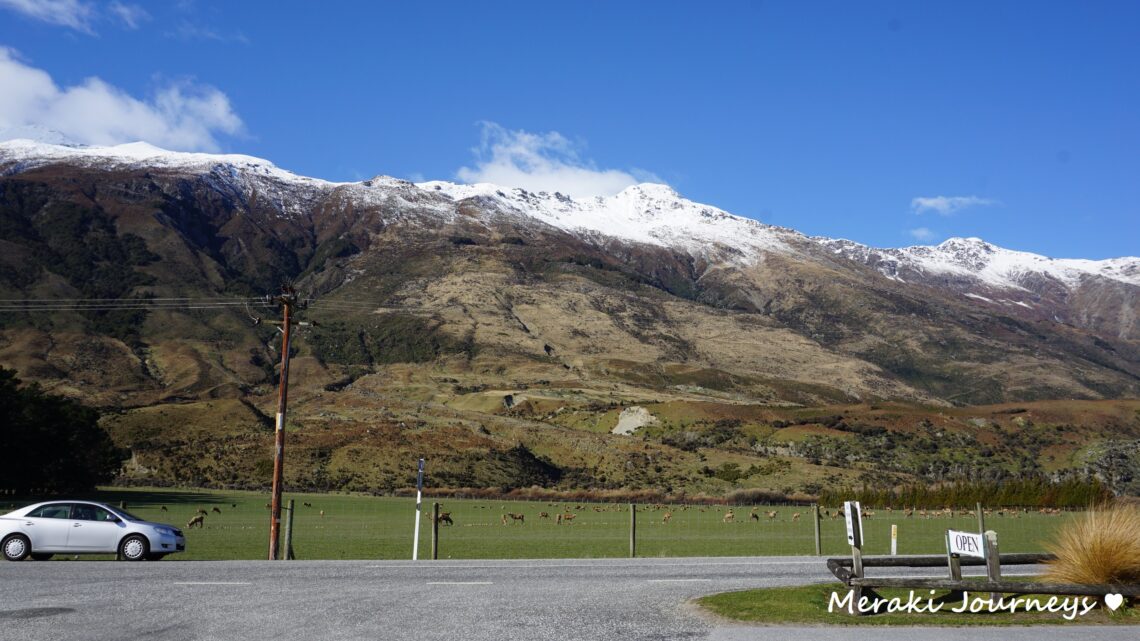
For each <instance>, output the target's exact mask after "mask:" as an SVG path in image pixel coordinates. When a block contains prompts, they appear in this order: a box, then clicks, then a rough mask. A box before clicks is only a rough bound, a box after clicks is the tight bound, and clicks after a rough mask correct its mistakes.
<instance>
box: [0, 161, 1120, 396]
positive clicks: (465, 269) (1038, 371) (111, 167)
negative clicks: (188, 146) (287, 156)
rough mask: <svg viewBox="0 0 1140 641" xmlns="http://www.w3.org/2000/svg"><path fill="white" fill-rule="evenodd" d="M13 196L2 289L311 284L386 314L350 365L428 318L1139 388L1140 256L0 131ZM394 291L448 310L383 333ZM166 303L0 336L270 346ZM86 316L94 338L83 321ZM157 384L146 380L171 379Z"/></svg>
mask: <svg viewBox="0 0 1140 641" xmlns="http://www.w3.org/2000/svg"><path fill="white" fill-rule="evenodd" d="M0 211H2V212H3V214H4V216H5V221H4V222H5V229H6V230H7V231H6V233H5V236H4V237H3V238H0V294H4V297H5V298H16V299H19V298H39V297H44V296H46V297H48V298H51V297H63V298H68V299H79V298H85V297H88V298H89V297H92V296H93V295H95V296H97V297H99V298H107V299H113V300H116V299H119V298H128V299H130V298H135V297H140V296H142V297H147V296H156V297H163V296H170V297H178V296H199V297H216V296H223V297H224V296H230V295H233V292H243V293H244V294H246V295H257V296H260V295H263V294H265V293H267V292H270V291H274V290H275V289H276V288H278V287H279V286H280V285H281V283H282V282H293V283H298V284H299V285H301V286H303V287H304V288H305V290H306V291H308V292H312V293H313V294H314V295H315V296H316V297H317V298H318V299H319V300H323V301H329V302H328V303H327V304H328V305H330V308H329V309H330V311H336V312H343V313H344V314H338V317H337V318H333V319H331V320H332V321H335V322H337V323H341V322H342V321H344V320H345V319H343V318H340V317H339V316H343V315H345V314H347V315H348V316H351V315H352V314H353V313H356V312H359V313H361V314H365V315H367V316H366V318H367V319H368V322H367V323H364V324H360V325H353V326H347V325H346V326H344V327H342V328H330V329H329V330H327V332H326V333H325V334H324V336H326V337H329V336H334V335H335V336H336V339H335V340H333V339H332V338H327V339H326V340H327V341H331V342H326V343H325V344H324V346H323V347H322V348H321V349H323V350H325V351H324V352H322V353H323V356H322V358H329V359H334V360H336V359H340V361H343V360H344V359H350V361H351V359H352V358H357V357H358V356H360V357H361V358H365V359H366V360H365V362H372V361H369V360H367V359H369V358H373V357H372V356H368V354H367V353H366V352H368V350H370V349H372V348H373V347H376V349H380V347H377V346H383V345H387V346H388V347H391V345H390V344H388V343H383V342H382V341H384V340H390V339H388V338H384V337H385V336H389V337H390V336H393V335H398V336H400V337H402V339H401V340H402V341H405V342H406V341H411V342H412V343H415V341H417V340H421V339H424V337H425V336H427V337H428V338H430V340H427V342H426V343H423V344H419V345H418V347H417V348H416V349H417V350H418V351H417V352H416V353H418V354H424V353H427V354H432V353H436V352H438V351H440V350H444V351H446V349H447V346H467V347H466V348H465V349H469V353H471V351H474V350H475V348H476V347H477V348H478V352H479V354H481V355H483V356H481V357H485V358H489V359H492V360H493V359H494V358H497V357H496V356H495V355H496V354H499V355H503V356H502V358H503V359H504V360H503V362H504V363H505V362H513V361H511V359H514V358H516V357H518V356H519V355H520V354H522V355H530V356H534V357H535V358H538V359H540V360H541V362H542V363H545V364H547V365H550V364H551V359H556V360H557V361H558V362H557V363H556V366H557V367H560V368H562V371H567V372H569V371H575V372H577V371H581V372H590V371H597V372H609V371H612V368H613V367H614V364H615V363H621V364H623V365H621V366H622V367H634V368H635V369H641V368H643V366H644V368H649V369H646V370H645V371H646V372H648V371H651V370H652V371H656V370H655V369H654V368H658V367H672V366H676V367H682V368H692V367H697V368H704V369H705V370H706V371H710V372H711V371H719V372H728V373H731V374H732V376H739V377H738V378H732V377H731V376H730V377H728V378H724V377H721V376H720V375H715V376H713V377H712V378H711V379H709V380H710V381H713V383H715V384H719V385H723V384H726V383H725V381H729V380H730V379H731V380H734V381H746V380H747V381H764V380H793V381H797V383H796V386H794V389H795V390H798V391H796V392H795V394H801V393H802V394H806V395H808V396H813V397H816V398H829V399H844V400H853V399H866V398H905V399H914V400H921V401H923V402H926V401H932V402H934V401H937V402H954V403H976V402H999V401H1002V400H1005V399H1020V398H1040V397H1054V398H1055V397H1065V398H1070V397H1075V398H1103V397H1113V396H1122V395H1133V396H1134V395H1136V394H1137V393H1140V314H1137V313H1136V311H1137V309H1140V259H1136V258H1121V259H1114V260H1107V261H1083V260H1073V259H1063V260H1060V259H1049V258H1045V257H1043V256H1037V255H1034V254H1028V253H1024V252H1015V251H1010V250H1006V249H1002V248H999V247H995V246H992V245H990V244H987V243H985V242H983V241H980V240H977V239H952V240H949V241H946V242H944V243H942V244H940V245H938V246H934V247H907V248H901V249H875V248H870V247H866V246H863V245H859V244H857V243H853V242H850V241H845V240H833V239H828V238H809V237H807V236H805V235H803V234H801V233H799V232H796V231H794V230H791V229H786V228H781V227H774V226H771V225H766V224H764V223H761V222H758V221H755V220H751V219H748V218H744V217H740V216H735V215H733V214H731V213H729V212H725V211H723V210H721V209H718V208H716V207H712V206H709V205H704V204H700V203H696V202H693V201H690V200H688V199H686V198H684V197H682V196H680V195H679V194H677V193H676V192H675V191H674V190H673V189H671V188H669V187H667V186H664V185H655V184H642V185H634V186H631V187H629V188H627V189H625V190H623V191H622V192H620V193H618V194H615V195H613V196H610V197H605V198H594V197H591V198H575V197H573V195H568V194H561V193H557V192H556V193H545V192H538V193H535V192H530V191H527V190H524V189H517V188H507V187H500V186H495V185H487V184H476V185H459V184H454V183H449V182H440V181H433V182H423V183H418V184H414V183H411V182H408V181H404V180H399V179H395V178H390V177H385V176H377V177H375V178H372V179H370V180H364V181H359V182H331V181H326V180H321V179H317V178H309V177H305V176H300V175H297V174H294V173H292V172H289V171H286V170H284V169H281V168H279V167H277V166H276V165H274V164H273V163H271V162H269V161H266V160H262V159H259V158H254V157H251V156H243V155H236V154H230V155H220V154H203V153H179V152H170V151H166V150H162V149H158V148H156V147H153V146H151V145H147V144H145V143H133V144H127V145H118V146H114V147H84V146H74V145H58V144H50V143H44V142H36V141H31V140H12V141H7V142H0ZM45 292H47V294H45ZM91 292H94V294H92V293H91ZM334 301H342V302H341V303H339V304H340V305H341V307H337V308H333V307H331V305H333V304H334ZM381 308H384V309H387V308H400V309H410V310H412V311H414V312H415V314H419V315H420V316H416V317H417V318H420V317H430V318H432V319H433V320H432V322H431V323H429V324H426V325H418V324H415V323H412V324H409V323H410V321H406V320H404V321H400V323H402V324H397V325H396V326H394V327H390V328H388V330H391V331H394V332H396V334H391V333H384V332H381V330H380V329H378V327H379V326H378V325H377V323H379V322H381V321H382V317H380V316H377V315H378V314H382V313H381V312H380V311H379V310H380V309H381ZM245 318H246V317H245V316H242V317H241V318H235V319H230V320H231V321H234V322H232V323H230V324H225V323H223V325H225V326H226V327H227V328H231V327H233V328H237V327H244V326H243V325H242V323H243V322H244V321H245ZM147 319H148V317H147V316H146V314H145V313H139V314H135V315H130V316H127V315H124V316H122V317H115V318H114V319H104V318H86V317H80V318H78V319H76V318H71V319H70V321H69V323H62V324H60V325H58V327H57V326H55V325H54V324H53V323H54V321H53V320H52V319H48V318H40V319H36V322H35V323H34V324H31V325H29V326H28V327H27V328H25V329H24V330H20V331H25V330H26V331H25V333H24V334H20V335H19V336H17V335H16V334H12V333H9V334H4V332H6V331H8V330H5V329H3V328H2V327H0V345H9V346H11V345H16V346H19V347H5V348H4V349H3V350H0V355H2V354H11V355H12V356H11V357H12V358H18V359H24V360H22V361H21V362H25V361H26V362H29V363H38V365H35V367H38V368H39V369H40V370H42V371H44V372H49V373H50V372H54V371H58V370H60V368H61V367H63V365H59V364H55V363H54V361H53V360H52V359H53V358H55V357H54V356H53V354H56V353H57V351H58V350H57V349H56V348H54V347H53V348H49V349H48V351H47V352H44V351H43V350H42V349H41V346H54V345H58V344H59V343H60V341H67V340H70V341H72V343H73V344H75V345H78V346H84V345H87V344H88V343H90V339H91V335H101V336H102V335H110V336H112V337H114V340H119V341H121V342H119V343H113V342H111V343H107V342H104V343H103V345H104V348H103V349H102V351H101V352H100V356H99V357H98V358H89V359H86V360H82V359H81V360H82V362H83V363H87V366H88V367H89V371H85V372H84V373H82V375H77V377H78V378H77V379H76V380H77V381H79V380H80V379H82V381H109V382H108V383H107V385H111V386H113V385H114V384H121V385H122V386H126V387H130V386H131V385H136V386H143V387H146V386H147V385H151V384H152V383H153V380H152V379H154V380H157V379H158V378H162V377H161V376H159V374H153V375H152V374H151V373H149V372H150V371H151V370H148V369H147V368H146V367H143V366H142V364H141V363H139V362H135V361H132V360H131V359H133V358H136V357H137V356H138V354H145V350H144V349H143V348H141V347H139V346H140V345H154V346H157V347H155V349H156V350H157V351H156V352H155V354H158V355H159V356H157V357H156V359H157V360H154V361H153V362H154V363H156V364H155V365H153V367H154V368H156V369H155V370H154V371H155V372H158V371H159V370H160V369H161V363H162V362H163V361H162V360H161V357H162V355H163V354H170V353H173V352H170V351H163V350H164V349H165V350H174V352H178V351H179V350H191V351H193V350H195V349H199V348H198V347H193V346H188V343H186V333H185V332H187V331H188V332H191V333H194V332H197V333H196V334H194V335H195V336H198V337H200V338H201V341H202V343H201V344H202V345H203V347H201V349H203V350H206V351H205V352H202V354H201V356H200V358H195V359H191V360H192V361H193V365H192V366H188V369H187V370H186V371H187V372H193V374H187V375H186V381H188V382H185V383H179V384H178V385H182V386H183V387H182V388H184V389H186V390H189V391H188V393H198V391H200V390H208V389H213V388H212V387H211V386H218V385H231V384H233V381H247V382H248V380H251V379H249V378H248V377H249V376H257V375H260V374H258V372H261V371H262V370H261V369H258V368H256V367H255V368H254V369H252V370H251V369H250V367H251V364H250V363H249V362H248V361H249V353H250V349H251V347H250V346H251V344H252V345H253V347H255V348H256V346H257V345H259V344H262V343H263V342H264V341H263V340H262V341H261V342H260V343H259V342H258V341H259V340H260V339H259V338H258V337H257V336H256V335H255V334H253V333H252V330H248V331H247V330H245V329H225V330H222V331H223V333H227V335H228V338H227V340H228V341H230V342H228V343H226V344H227V345H233V347H232V350H236V351H232V353H230V355H229V356H227V357H226V358H225V359H223V360H220V361H219V360H218V358H217V355H216V354H213V353H212V352H209V349H214V348H213V347H209V346H210V345H214V344H215V343H214V342H213V341H214V340H215V337H216V336H217V334H218V332H219V330H218V327H220V326H214V325H210V324H208V323H209V322H212V321H205V320H203V318H199V317H187V318H182V319H180V321H179V322H176V323H172V324H170V325H166V324H164V323H161V322H151V321H149V320H147ZM322 320H330V319H328V318H326V319H322ZM345 322H347V321H345ZM77 327H78V328H81V335H80V336H79V337H78V338H68V337H65V336H64V334H66V333H67V332H68V331H74V328H77ZM45 328H46V329H45ZM172 328H177V330H174V329H172ZM409 328H413V329H414V331H412V329H409ZM388 330H385V331H388ZM82 332H87V334H82ZM100 332H102V333H103V334H100ZM243 332H245V333H243ZM338 332H339V333H338ZM375 332H381V333H379V334H374V333H375ZM247 334H248V335H247ZM104 338H105V340H106V341H111V340H112V339H110V338H106V337H105V336H104ZM405 339H406V340H405ZM101 340H102V339H101ZM4 341H8V342H4ZM242 341H245V343H244V347H242V345H243V342H242ZM401 344H403V343H401ZM77 349H78V348H77ZM5 350H7V351H5ZM37 350H39V351H37ZM318 351H320V350H318ZM369 353H370V352H369ZM361 354H364V356H361ZM385 354H386V352H385ZM114 355H118V356H114ZM112 356H114V358H116V359H118V360H116V361H115V363H116V364H115V366H114V367H113V368H110V369H109V368H108V367H104V364H105V363H106V362H107V361H106V360H105V359H106V358H111V357H112ZM530 356H526V357H527V358H529V357H530ZM385 357H387V356H385ZM262 360H263V361H264V362H269V361H265V360H264V359H262ZM270 360H271V359H270ZM340 361H337V362H340ZM350 361H344V362H346V363H347V362H350ZM76 362H78V361H76ZM259 362H260V361H259ZM351 362H353V363H355V362H356V361H351ZM630 363H640V364H641V365H633V366H631V365H629V364H630ZM662 364H665V365H662ZM669 364H672V365H669ZM67 367H71V365H68V366H67ZM148 367H150V366H148ZM480 367H483V365H480ZM493 367H494V366H493ZM591 368H596V370H595V369H591ZM64 369H66V368H64ZM255 370H256V371H255ZM170 371H171V372H173V371H174V370H170ZM250 372H253V373H252V374H251V373H250ZM160 373H161V372H160ZM584 375H585V374H584ZM166 376H172V374H170V373H168V374H167V375H166ZM115 377H121V378H122V380H121V381H120V382H119V383H113V381H115V380H119V379H116V378H115ZM138 377H141V378H138ZM155 377H157V378H155ZM128 379H129V380H128ZM162 380H163V383H162V386H159V387H153V388H150V389H154V390H166V389H168V388H167V387H166V386H168V385H174V384H173V383H169V381H167V380H166V379H162ZM701 380H704V379H703V378H701ZM979 381H985V384H984V385H979V384H978V382H979ZM73 382H75V381H73ZM76 384H79V383H78V382H77V383H76ZM84 384H86V383H84ZM100 384H102V383H100ZM736 384H737V383H732V384H731V385H729V387H731V386H732V385H736ZM175 387H177V385H175ZM182 388H180V389H182ZM140 389H141V388H140ZM196 390H197V391H196ZM805 390H806V391H805ZM154 393H156V394H157V393H166V392H154ZM939 399H941V400H939Z"/></svg>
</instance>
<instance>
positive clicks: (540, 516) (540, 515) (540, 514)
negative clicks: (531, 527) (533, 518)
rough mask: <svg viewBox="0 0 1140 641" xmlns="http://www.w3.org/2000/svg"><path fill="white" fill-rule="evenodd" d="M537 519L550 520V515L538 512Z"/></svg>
mask: <svg viewBox="0 0 1140 641" xmlns="http://www.w3.org/2000/svg"><path fill="white" fill-rule="evenodd" d="M538 518H540V519H549V518H550V515H549V514H547V513H546V512H539V513H538Z"/></svg>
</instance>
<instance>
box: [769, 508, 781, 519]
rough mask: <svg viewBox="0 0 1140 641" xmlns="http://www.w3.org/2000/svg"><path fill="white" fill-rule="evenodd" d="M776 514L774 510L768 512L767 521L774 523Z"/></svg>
mask: <svg viewBox="0 0 1140 641" xmlns="http://www.w3.org/2000/svg"><path fill="white" fill-rule="evenodd" d="M777 514H779V512H778V511H776V510H772V511H771V512H768V520H769V521H775V520H776V515H777Z"/></svg>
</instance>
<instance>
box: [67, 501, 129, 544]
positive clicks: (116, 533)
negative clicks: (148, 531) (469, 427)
mask: <svg viewBox="0 0 1140 641" xmlns="http://www.w3.org/2000/svg"><path fill="white" fill-rule="evenodd" d="M122 531H123V524H122V521H120V520H119V519H118V517H116V516H115V515H114V514H111V513H110V512H108V511H107V510H105V509H103V508H101V507H99V506H98V505H91V504H90V503H76V504H75V507H74V508H73V509H72V510H71V530H70V532H69V533H68V537H67V549H68V551H69V552H114V551H116V549H117V548H118V546H119V539H120V538H121V536H122Z"/></svg>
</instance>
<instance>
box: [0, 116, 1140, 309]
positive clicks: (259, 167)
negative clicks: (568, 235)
mask: <svg viewBox="0 0 1140 641" xmlns="http://www.w3.org/2000/svg"><path fill="white" fill-rule="evenodd" d="M54 162H60V163H67V162H78V163H79V164H83V165H87V166H101V163H105V162H109V163H110V165H111V166H116V165H118V166H125V167H126V168H139V167H147V168H162V169H171V170H177V169H182V170H191V171H194V172H198V173H200V172H203V171H204V170H206V169H209V170H210V171H214V172H217V171H218V170H219V167H225V168H230V169H231V170H236V171H244V172H252V173H254V174H255V175H259V176H262V177H266V178H275V179H278V180H282V181H285V182H289V183H293V184H296V185H301V186H305V187H309V188H312V187H321V188H324V189H327V190H330V191H331V190H337V189H346V188H349V189H351V188H357V189H358V190H359V191H358V192H357V193H356V195H362V194H363V195H367V193H368V192H367V190H369V189H380V190H385V189H387V190H398V189H401V188H403V189H406V188H408V187H415V188H417V189H419V190H421V191H423V192H427V193H429V194H430V193H433V192H434V193H438V194H443V195H445V196H446V197H448V198H450V199H451V200H453V201H456V202H458V201H462V200H466V199H471V198H483V199H491V200H495V201H498V202H499V203H501V204H503V205H506V206H507V207H513V208H514V209H515V210H516V211H518V212H522V213H526V214H528V215H530V216H531V217H534V218H536V219H537V220H540V221H542V222H545V223H547V224H551V225H552V226H555V227H559V228H561V229H564V230H567V231H573V230H576V229H579V230H587V231H590V232H597V233H601V234H603V235H606V236H613V237H616V238H620V239H622V240H626V241H632V242H643V243H648V244H659V245H663V246H672V247H684V248H686V249H696V248H695V247H694V246H693V245H692V244H686V243H685V242H684V240H685V239H684V238H681V237H680V233H679V232H686V233H690V234H692V235H693V236H695V239H696V240H697V241H699V242H704V243H720V244H724V245H726V246H728V247H730V248H732V249H735V250H738V251H744V250H746V249H747V248H749V246H751V248H755V249H759V250H768V251H779V250H787V249H788V247H787V245H788V243H789V242H796V241H800V242H802V241H808V242H815V243H818V244H820V245H821V246H823V247H825V248H828V249H830V250H831V251H833V252H835V253H836V254H841V255H844V256H845V257H848V258H852V259H856V260H861V261H863V262H867V261H871V260H873V261H874V262H876V264H878V265H880V266H881V269H880V271H882V272H883V273H884V275H887V276H897V272H898V267H897V265H892V264H891V263H890V261H889V259H892V258H893V259H894V260H896V261H898V260H909V261H910V263H911V267H912V268H913V266H914V265H916V264H917V265H918V266H920V267H922V268H926V269H931V270H933V271H937V272H942V273H950V272H955V271H956V273H973V274H975V275H978V272H983V273H982V274H981V275H979V280H981V281H982V282H983V283H985V284H987V285H997V286H1004V287H1014V288H1016V287H1018V286H1017V285H1016V279H1013V278H1002V276H1003V273H1004V272H1010V273H1017V272H1023V273H1024V272H1032V271H1039V272H1042V273H1046V274H1048V275H1049V276H1051V277H1055V278H1058V279H1059V280H1062V281H1063V282H1065V283H1066V284H1068V285H1071V284H1072V282H1073V280H1074V276H1073V274H1074V273H1082V274H1088V275H1096V276H1102V277H1105V278H1109V279H1113V280H1119V281H1121V282H1125V283H1128V284H1130V285H1138V286H1140V257H1118V258H1110V259H1102V260H1090V259H1057V258H1050V257H1047V256H1043V255H1039V254H1035V253H1031V252H1022V251H1015V250H1008V249H1004V248H1001V247H998V246H995V245H992V244H990V243H987V242H985V241H983V240H981V239H977V238H958V237H954V238H949V239H947V240H945V241H943V242H942V243H940V244H938V245H934V246H930V245H913V246H909V247H902V248H875V247H871V246H869V245H865V244H862V243H858V242H856V241H851V240H846V239H834V238H828V237H808V236H806V235H804V234H802V233H800V232H798V231H795V230H793V229H790V228H786V227H778V226H773V225H768V224H766V223H763V222H762V221H758V220H754V219H751V218H747V217H744V216H739V215H736V214H732V213H730V212H727V211H724V210H722V209H720V208H717V207H715V206H712V205H706V204H702V203H697V202H694V201H691V200H688V199H686V198H684V197H682V196H681V195H680V194H678V193H677V192H676V190H675V189H673V188H672V187H670V186H668V185H663V184H657V183H640V184H636V185H632V186H630V187H627V188H626V189H625V190H623V191H622V192H620V193H619V194H617V195H615V196H611V197H601V196H597V197H590V198H574V197H573V196H571V195H565V194H561V193H559V192H555V193H553V194H551V193H548V192H530V191H527V190H525V189H522V188H517V187H514V188H512V187H504V186H501V185H493V184H490V183H480V184H474V185H467V184H459V183H452V182H448V181H425V182H420V183H412V182H409V181H404V180H401V179H398V178H392V177H389V176H382V175H378V176H375V177H373V178H371V179H368V180H364V181H356V182H334V181H328V180H324V179H320V178H312V177H307V176H302V175H300V174H296V173H293V172H290V171H287V170H284V169H280V168H279V167H277V166H276V165H275V164H274V163H272V162H271V161H269V160H265V159H262V158H257V157H254V156H247V155H241V154H207V153H192V152H172V151H168V150H164V149H161V148H158V147H155V146H153V145H150V144H148V143H144V142H136V143H127V144H123V145H117V146H111V147H93V146H64V145H56V144H49V143H42V142H38V141H35V140H28V139H18V140H9V141H4V142H0V163H7V164H8V165H9V167H8V168H6V169H5V173H13V172H17V171H23V170H25V169H29V168H34V167H37V166H42V165H44V164H50V163H54ZM13 166H15V168H14V169H13ZM671 214H672V215H671ZM563 217H565V220H563ZM662 219H665V220H662ZM662 222H664V223H665V224H661V223H662ZM670 224H672V226H673V227H675V228H678V229H679V232H674V233H672V234H670V233H668V229H669V227H670ZM718 224H719V225H720V226H721V227H728V228H727V229H717V228H716V227H717V225H718ZM647 225H651V226H652V227H653V228H654V229H649V230H647V229H646V226H647ZM710 229H711V230H713V231H712V232H709V231H707V230H710ZM654 231H656V232H657V233H656V234H655V233H654ZM717 232H720V233H717ZM742 233H743V236H746V237H749V239H750V240H752V241H753V242H747V241H744V240H742V239H741V234H742ZM742 245H744V246H743V247H742ZM744 253H745V256H748V252H747V251H744ZM986 253H990V254H995V255H996V256H997V257H999V258H1001V259H1002V260H1001V261H994V260H980V258H981V257H983V256H984V254H986ZM923 259H925V260H923ZM971 259H973V261H974V262H975V265H974V266H973V269H971V265H969V264H967V263H969V261H970V260H971ZM986 267H991V269H989V270H988V271H987V270H986V269H985V268H986ZM1003 270H1004V272H1003Z"/></svg>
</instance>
